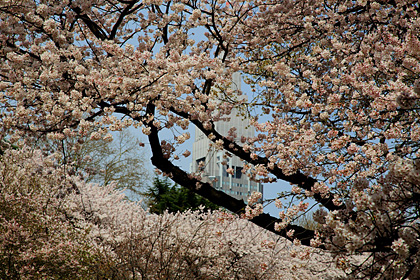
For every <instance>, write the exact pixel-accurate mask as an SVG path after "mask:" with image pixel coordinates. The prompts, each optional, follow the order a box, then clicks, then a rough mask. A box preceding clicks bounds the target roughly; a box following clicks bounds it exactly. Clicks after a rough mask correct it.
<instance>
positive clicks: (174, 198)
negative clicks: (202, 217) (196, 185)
mask: <svg viewBox="0 0 420 280" xmlns="http://www.w3.org/2000/svg"><path fill="white" fill-rule="evenodd" d="M144 195H145V196H146V197H147V206H148V207H149V208H150V212H151V213H156V214H162V213H164V212H165V211H166V210H167V211H168V212H169V213H175V212H178V211H179V212H185V211H186V210H198V209H199V208H200V206H203V207H204V210H208V209H211V210H216V209H219V207H218V206H217V205H216V204H214V203H211V202H210V201H209V200H207V199H205V198H203V197H202V196H200V195H198V194H195V193H194V192H192V191H191V190H189V189H187V188H185V187H183V186H179V185H177V184H171V182H170V180H169V179H168V178H160V177H158V176H156V177H155V179H154V180H153V185H152V186H149V187H148V188H147V191H146V192H145V193H144Z"/></svg>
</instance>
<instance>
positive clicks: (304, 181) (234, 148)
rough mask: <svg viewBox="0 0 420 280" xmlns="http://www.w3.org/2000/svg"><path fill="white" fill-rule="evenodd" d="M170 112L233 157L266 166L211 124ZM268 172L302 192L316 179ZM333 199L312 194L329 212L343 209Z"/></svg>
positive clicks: (275, 171) (266, 160) (272, 171)
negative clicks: (209, 125) (189, 123)
mask: <svg viewBox="0 0 420 280" xmlns="http://www.w3.org/2000/svg"><path fill="white" fill-rule="evenodd" d="M171 111H172V112H173V113H175V114H177V115H179V116H181V117H183V118H187V119H189V120H190V121H191V122H192V123H193V124H194V125H195V126H196V127H197V128H198V129H200V130H201V131H202V132H203V133H204V134H205V135H206V136H209V135H210V134H212V135H214V138H213V140H212V141H214V142H215V141H217V140H222V141H223V148H224V149H225V150H226V151H229V152H230V153H232V154H234V155H235V156H237V157H239V158H241V159H242V160H244V161H246V162H249V163H251V164H253V165H259V164H261V165H264V166H268V163H269V161H268V159H267V158H263V157H260V156H258V157H257V158H256V159H252V158H251V155H250V153H248V152H246V151H244V149H243V148H242V147H241V146H239V145H238V144H237V143H236V142H234V141H230V140H229V139H227V138H226V137H224V136H222V135H221V134H220V133H219V132H217V131H216V129H215V127H214V124H213V123H212V126H211V128H210V129H206V128H204V126H203V124H202V123H201V122H200V121H198V120H192V118H191V116H190V115H189V114H187V113H185V112H179V111H177V110H176V109H175V108H173V107H172V108H171ZM268 171H269V172H270V173H271V174H273V175H274V176H276V177H277V178H278V179H281V180H284V181H286V182H289V183H291V184H295V185H298V186H299V187H301V188H302V189H304V190H307V191H312V187H313V186H314V185H315V183H316V182H317V180H316V179H314V178H312V177H310V176H307V175H305V174H303V173H301V172H300V171H297V172H296V173H294V174H292V175H286V174H284V173H283V171H282V170H281V169H280V168H278V167H277V166H274V168H273V169H268ZM333 197H334V195H333V194H332V193H330V194H327V195H325V196H321V195H320V194H318V193H316V194H314V198H315V200H316V201H317V202H319V203H320V204H322V205H323V206H324V207H325V208H327V209H328V210H330V211H334V210H341V209H344V208H345V206H344V205H342V206H337V205H335V204H334V203H333Z"/></svg>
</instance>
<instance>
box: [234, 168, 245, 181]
mask: <svg viewBox="0 0 420 280" xmlns="http://www.w3.org/2000/svg"><path fill="white" fill-rule="evenodd" d="M242 169H243V168H242V167H240V166H236V168H235V178H237V179H241V177H242Z"/></svg>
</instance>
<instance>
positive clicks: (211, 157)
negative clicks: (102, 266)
mask: <svg viewBox="0 0 420 280" xmlns="http://www.w3.org/2000/svg"><path fill="white" fill-rule="evenodd" d="M232 87H233V89H238V90H240V89H241V76H240V74H239V73H235V74H234V75H233V83H232ZM243 98H247V97H246V96H244V97H243ZM237 113H238V112H237V111H235V110H233V111H232V114H231V116H230V120H229V121H219V122H217V123H216V124H215V126H216V130H217V131H218V132H219V133H220V134H222V135H225V136H227V135H228V131H229V130H230V129H231V128H232V127H235V128H236V133H237V135H238V136H239V137H240V136H242V135H243V136H245V137H253V136H254V134H255V132H254V130H253V128H251V127H249V122H248V121H247V120H246V119H243V117H241V116H238V115H237ZM236 140H239V139H236ZM225 153H226V151H215V150H214V149H213V148H211V147H210V140H209V139H208V138H207V137H206V136H205V135H204V134H203V133H202V132H201V131H200V130H199V129H197V128H196V129H195V140H194V144H193V150H192V163H191V171H192V172H198V171H202V175H203V180H204V181H207V182H213V183H212V184H213V187H214V188H215V189H217V190H221V191H223V192H225V193H227V194H229V195H230V196H232V197H235V198H237V199H243V200H244V201H245V202H247V198H248V196H249V195H250V194H251V193H252V192H253V191H259V192H261V193H262V192H263V188H262V184H260V183H257V182H254V181H251V180H249V177H248V176H247V174H243V173H242V170H243V161H242V160H241V159H239V158H238V157H236V156H232V157H226V156H224V155H225ZM223 161H226V162H227V165H223V164H222V162H223ZM200 162H202V163H201V165H200ZM229 167H231V168H232V169H233V170H234V172H233V175H231V174H228V173H227V168H229ZM200 169H201V170H200ZM214 179H216V181H214Z"/></svg>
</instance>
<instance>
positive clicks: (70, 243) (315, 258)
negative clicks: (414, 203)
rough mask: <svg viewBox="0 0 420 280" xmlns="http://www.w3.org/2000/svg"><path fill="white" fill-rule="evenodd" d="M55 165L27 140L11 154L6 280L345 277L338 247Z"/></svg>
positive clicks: (3, 198)
mask: <svg viewBox="0 0 420 280" xmlns="http://www.w3.org/2000/svg"><path fill="white" fill-rule="evenodd" d="M54 163H55V160H54V159H53V158H51V157H45V156H43V155H42V154H41V153H40V152H39V151H36V150H35V151H33V150H30V149H28V148H27V147H23V148H22V149H20V150H16V151H13V150H8V151H6V152H5V154H4V155H3V156H2V157H1V160H0V172H1V174H2V177H1V181H0V183H1V185H2V189H1V192H0V218H1V219H0V229H1V232H2V236H1V239H0V265H1V267H2V269H1V271H0V273H1V274H0V276H1V278H2V279H40V278H42V279H57V278H65V279H98V278H100V279H115V278H117V279H130V278H133V279H238V278H239V279H250V278H251V279H284V278H286V279H328V278H329V277H331V278H333V277H336V276H342V275H344V273H343V272H341V271H340V270H339V269H336V268H334V266H333V265H332V262H331V259H332V257H331V256H329V255H328V254H326V253H322V252H321V251H317V250H308V249H303V248H300V247H295V246H293V245H292V244H291V243H290V242H288V241H286V240H285V239H283V238H281V237H280V238H279V237H278V236H276V235H275V234H273V233H271V232H268V231H266V230H263V229H261V228H259V227H257V226H255V225H253V224H252V223H250V222H248V221H246V220H243V219H239V218H238V217H237V216H236V215H233V214H229V213H226V212H214V213H211V212H201V211H194V212H187V213H183V214H180V213H177V214H168V213H165V214H163V215H153V214H149V213H148V212H146V211H145V210H143V209H142V208H141V207H140V205H139V204H136V203H132V202H128V201H126V200H124V199H123V198H124V195H123V194H122V193H121V192H119V191H116V190H114V186H112V185H111V186H99V185H96V184H86V183H84V182H83V181H81V180H80V178H78V177H75V176H72V175H69V174H66V171H65V170H64V169H63V168H61V167H58V166H55V165H54ZM397 246H398V245H397V244H396V245H395V247H397ZM396 250H400V247H398V248H397V249H396ZM292 255H293V256H294V257H291V256H292ZM296 268H300V269H299V271H297V272H296V271H295V269H296Z"/></svg>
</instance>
